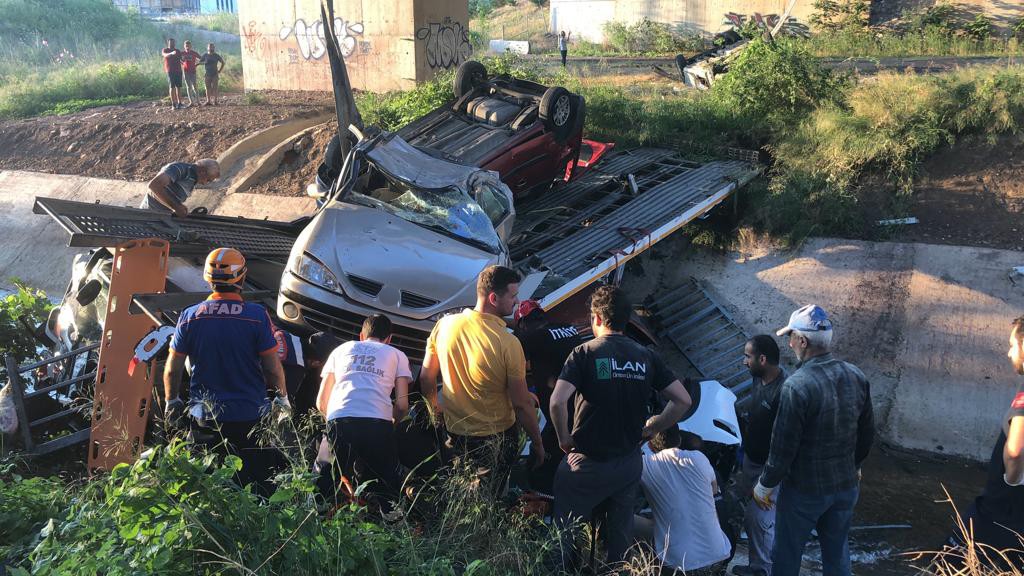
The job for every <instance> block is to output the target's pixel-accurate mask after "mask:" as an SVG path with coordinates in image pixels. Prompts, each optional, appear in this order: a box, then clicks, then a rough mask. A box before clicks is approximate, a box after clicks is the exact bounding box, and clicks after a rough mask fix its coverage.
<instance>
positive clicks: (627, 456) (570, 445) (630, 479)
mask: <svg viewBox="0 0 1024 576" xmlns="http://www.w3.org/2000/svg"><path fill="white" fill-rule="evenodd" d="M631 313H632V306H631V305H630V303H629V300H628V299H627V298H626V295H625V293H624V292H623V291H622V290H620V289H618V288H615V287H613V286H602V287H600V288H598V289H597V290H596V291H595V292H594V294H593V295H592V296H591V299H590V318H591V319H590V323H591V328H592V329H593V331H594V336H595V338H594V339H593V340H591V341H590V342H587V343H585V344H582V345H581V346H579V347H578V348H576V349H575V350H573V352H572V354H570V355H569V359H568V360H566V362H565V366H564V367H563V368H562V373H561V375H560V376H559V377H558V382H557V383H556V384H555V390H554V392H553V393H552V395H551V419H552V420H553V421H554V424H555V431H556V433H557V434H558V444H559V446H560V447H561V448H562V451H563V452H565V453H566V455H567V456H566V458H565V460H563V461H562V463H561V464H559V466H558V471H557V472H556V473H555V494H554V496H555V509H554V518H555V525H556V526H557V527H558V528H559V529H560V530H562V531H563V532H562V538H563V541H562V545H561V547H560V549H561V562H562V566H563V568H564V569H566V570H569V571H572V570H575V569H576V563H577V558H576V556H577V554H576V546H575V534H574V532H575V530H573V528H574V527H575V526H576V525H577V524H576V523H577V522H580V521H583V522H587V521H590V519H591V518H592V516H593V514H594V509H595V508H597V507H598V506H602V505H603V507H604V509H605V512H606V520H605V522H604V523H603V527H604V533H605V534H606V535H607V536H606V544H607V550H608V559H607V561H608V564H609V565H614V564H618V563H619V562H621V561H622V560H623V557H624V556H625V553H626V550H627V549H628V548H629V545H630V539H631V537H632V533H633V505H634V503H635V499H636V495H637V489H638V487H639V485H640V476H641V471H642V469H643V460H642V457H641V452H640V443H641V442H642V441H644V440H649V439H650V438H651V437H653V436H654V435H655V434H657V433H658V432H660V431H662V430H664V429H666V428H668V427H669V426H675V425H676V423H677V422H678V421H679V418H681V417H682V416H683V414H684V413H685V412H686V410H687V409H688V408H689V406H690V402H691V401H690V395H689V394H687V392H686V389H685V388H684V387H683V384H682V383H681V382H680V381H679V380H677V379H676V377H675V376H674V375H673V374H672V372H671V371H670V370H669V369H668V367H667V366H666V365H665V363H664V362H663V361H662V360H661V358H660V357H659V356H658V355H657V354H655V353H654V352H652V351H651V350H648V349H647V348H645V347H643V346H641V345H640V344H639V343H637V342H636V341H634V340H633V339H632V338H630V337H629V336H626V335H625V334H623V330H625V328H626V325H627V324H628V323H629V317H630V314H631ZM655 390H657V391H660V392H661V393H662V394H663V395H664V396H665V397H666V398H667V399H668V402H667V404H666V405H665V409H664V410H662V412H661V413H660V414H658V415H657V416H656V417H654V418H653V419H650V420H648V401H649V400H650V399H651V396H652V394H653V392H654V391H655ZM573 394H576V399H575V410H574V414H573V422H572V428H571V431H570V426H569V419H568V416H569V412H568V404H569V399H570V398H571V397H572V396H573Z"/></svg>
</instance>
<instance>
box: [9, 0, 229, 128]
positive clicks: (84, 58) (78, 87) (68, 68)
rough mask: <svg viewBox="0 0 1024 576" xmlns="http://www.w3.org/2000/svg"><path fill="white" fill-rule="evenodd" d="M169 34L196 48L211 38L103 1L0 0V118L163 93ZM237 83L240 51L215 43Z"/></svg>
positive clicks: (225, 80)
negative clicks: (164, 55)
mask: <svg viewBox="0 0 1024 576" xmlns="http://www.w3.org/2000/svg"><path fill="white" fill-rule="evenodd" d="M168 37H171V38H175V39H176V40H177V41H178V46H181V45H182V44H183V43H184V41H185V40H188V39H190V40H192V42H193V44H194V45H195V46H196V47H197V48H204V47H205V45H206V43H207V42H209V41H215V40H214V37H213V36H211V35H210V34H209V33H207V32H203V31H201V30H198V29H196V28H194V27H192V26H190V25H189V26H186V25H183V24H162V23H155V22H150V21H147V20H144V19H143V18H142V17H141V16H139V15H138V14H137V13H125V12H121V11H120V10H117V9H115V8H114V7H113V5H112V4H110V3H109V2H106V1H105V0H58V1H56V2H51V3H42V2H38V1H32V0H5V1H3V2H0V118H20V117H25V116H32V115H37V114H47V113H58V112H71V111H76V110H79V109H82V108H84V107H90V106H97V105H105V104H112V103H119V102H126V101H132V100H139V99H148V98H158V97H161V96H162V95H163V94H165V93H166V79H165V76H164V72H163V61H162V59H161V56H160V49H161V48H162V47H163V46H164V43H165V39H166V38H168ZM215 43H216V44H217V45H218V51H219V52H221V53H222V54H224V55H225V60H226V61H227V69H226V70H225V75H224V77H223V78H222V80H221V86H222V89H225V90H232V89H235V88H236V87H237V86H239V85H240V80H241V62H240V60H239V58H240V47H239V46H238V45H237V44H235V45H230V44H225V43H223V42H216V41H215Z"/></svg>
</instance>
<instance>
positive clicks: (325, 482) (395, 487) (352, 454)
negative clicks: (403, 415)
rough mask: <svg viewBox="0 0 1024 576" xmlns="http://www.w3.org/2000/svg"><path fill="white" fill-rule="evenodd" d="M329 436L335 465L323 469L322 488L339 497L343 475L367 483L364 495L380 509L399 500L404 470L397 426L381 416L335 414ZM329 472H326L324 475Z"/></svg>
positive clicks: (333, 497)
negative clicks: (343, 416)
mask: <svg viewBox="0 0 1024 576" xmlns="http://www.w3.org/2000/svg"><path fill="white" fill-rule="evenodd" d="M327 438H328V440H329V441H330V443H331V447H332V448H333V450H334V466H331V467H329V468H328V469H327V470H325V471H322V472H321V484H320V487H321V491H322V492H323V493H324V496H325V497H326V498H327V499H328V501H332V502H333V501H336V497H337V489H338V487H339V486H340V482H341V475H344V476H345V478H348V479H349V481H351V482H353V483H355V486H354V487H358V486H360V485H363V484H366V488H364V492H363V495H364V496H365V497H366V499H367V500H368V501H369V502H370V503H371V504H373V505H374V506H376V507H379V508H380V510H381V512H383V513H385V514H386V513H388V512H390V511H391V510H392V509H393V508H394V503H395V502H397V501H398V495H399V491H400V490H401V489H402V474H401V471H400V468H399V464H398V449H397V446H396V445H395V427H394V425H393V424H392V423H391V421H390V420H381V419H380V418H336V419H334V420H331V421H329V422H328V423H327ZM325 473H326V476H325V475H324V474H325Z"/></svg>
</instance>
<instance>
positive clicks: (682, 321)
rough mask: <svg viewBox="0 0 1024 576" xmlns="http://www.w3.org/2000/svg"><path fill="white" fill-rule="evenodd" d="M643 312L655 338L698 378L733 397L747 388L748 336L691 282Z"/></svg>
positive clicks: (657, 300)
mask: <svg viewBox="0 0 1024 576" xmlns="http://www.w3.org/2000/svg"><path fill="white" fill-rule="evenodd" d="M646 308H647V310H648V311H649V312H650V313H651V315H652V316H653V318H654V320H655V323H656V325H657V327H658V332H659V336H660V337H661V338H663V339H667V340H669V341H671V342H672V343H673V344H675V346H676V348H678V349H679V351H680V352H682V353H683V355H684V356H686V359H687V360H689V361H690V363H691V364H693V366H694V367H695V368H696V369H697V371H699V372H700V374H701V376H702V377H704V378H706V379H709V380H717V381H718V382H719V383H721V384H722V385H723V386H725V387H726V388H729V389H730V390H732V391H733V392H734V393H735V394H736V396H741V395H742V394H743V393H745V392H746V391H747V390H748V389H749V388H750V385H751V378H750V373H749V372H748V371H747V369H746V367H744V366H743V346H744V345H745V344H746V342H747V340H748V339H749V336H748V335H747V333H746V332H744V331H743V329H742V328H740V327H739V326H737V325H736V323H735V322H734V321H733V319H732V317H731V316H729V313H728V312H726V311H725V309H724V308H722V306H721V305H719V304H718V303H717V302H715V301H714V299H712V298H711V295H710V294H708V293H707V291H706V290H704V288H703V287H701V285H700V284H699V283H698V282H697V281H696V280H695V279H693V278H691V279H690V281H689V282H686V283H684V284H683V285H682V286H680V287H679V288H676V289H675V290H672V291H670V292H668V293H667V294H664V295H662V296H661V297H659V298H658V299H656V300H655V301H654V302H653V303H650V304H647V305H646Z"/></svg>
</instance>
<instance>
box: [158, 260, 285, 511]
mask: <svg viewBox="0 0 1024 576" xmlns="http://www.w3.org/2000/svg"><path fill="white" fill-rule="evenodd" d="M245 274H246V266H245V258H244V257H243V256H242V254H241V253H240V252H239V251H238V250H235V249H233V248H218V249H216V250H214V251H213V252H210V255H209V256H207V258H206V266H205V269H204V272H203V279H205V280H206V281H207V282H208V283H209V284H210V287H211V288H212V289H213V294H211V295H210V297H209V298H207V299H206V300H205V301H203V302H201V303H199V304H196V305H195V306H190V307H189V308H186V309H185V310H184V311H183V312H182V313H181V316H180V317H178V324H177V327H176V328H175V330H174V337H173V338H172V339H171V353H170V355H168V357H167V364H166V366H165V369H164V393H165V399H166V401H167V404H166V407H165V412H164V416H165V419H166V421H167V422H169V423H175V422H177V421H179V420H180V419H181V417H182V416H183V412H184V410H185V405H184V402H182V400H181V399H180V398H179V397H178V393H179V390H178V389H179V386H180V383H181V374H182V370H184V367H185V358H186V357H187V358H188V359H189V360H190V361H191V373H192V377H191V383H190V386H189V401H190V403H191V404H190V406H189V410H188V413H189V416H190V419H189V421H190V429H189V437H190V439H191V440H192V442H194V443H195V444H198V445H202V446H205V447H206V448H208V449H210V450H212V451H214V452H218V453H221V454H234V455H237V456H239V457H240V458H241V459H242V470H241V471H240V472H239V474H238V477H237V478H238V481H239V483H240V484H242V485H243V486H244V485H246V484H249V483H255V485H256V489H257V492H258V493H259V494H261V495H264V496H267V495H269V494H270V493H271V492H272V491H273V486H272V484H271V478H272V477H273V473H274V471H275V469H276V467H277V466H278V465H280V464H281V463H282V462H281V459H280V454H279V453H278V452H277V450H274V449H270V448H262V447H260V446H258V445H257V443H256V442H257V438H256V434H253V430H254V429H255V428H256V426H257V425H258V424H259V422H260V418H261V417H263V416H264V415H265V414H266V413H267V412H268V409H269V408H270V406H268V400H267V390H268V389H270V390H272V391H274V392H276V393H277V397H276V398H275V399H274V403H273V404H274V408H275V409H277V410H278V412H279V414H281V415H284V414H290V412H291V404H290V403H289V402H288V392H287V390H286V389H285V383H284V370H283V369H282V367H281V361H280V360H279V359H278V357H277V340H275V339H274V333H273V324H272V323H271V320H270V316H269V315H267V311H266V309H265V308H263V306H261V305H260V304H255V303H251V302H245V301H244V300H242V285H243V283H244V282H245Z"/></svg>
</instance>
